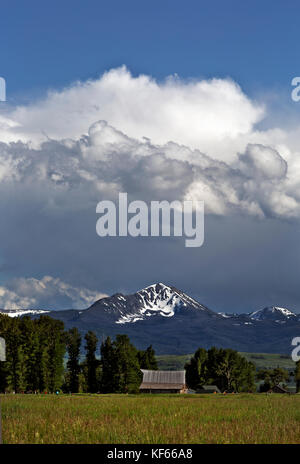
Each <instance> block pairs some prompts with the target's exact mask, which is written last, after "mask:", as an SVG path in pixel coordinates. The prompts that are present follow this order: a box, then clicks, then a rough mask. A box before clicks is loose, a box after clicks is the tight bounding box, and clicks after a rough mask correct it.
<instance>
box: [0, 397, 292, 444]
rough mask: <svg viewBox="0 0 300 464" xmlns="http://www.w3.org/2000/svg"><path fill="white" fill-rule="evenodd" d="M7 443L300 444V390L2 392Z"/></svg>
mask: <svg viewBox="0 0 300 464" xmlns="http://www.w3.org/2000/svg"><path fill="white" fill-rule="evenodd" d="M1 404H2V422H3V441H4V443H65V444H69V443H111V444H120V443H131V444H137V443H150V444H173V443H179V444H184V443H188V444H192V443H219V444H224V443H298V444H299V443H300V395H277V394H271V395H266V394H238V395H221V394H220V395H214V394H212V395H72V396H70V395H60V396H54V395H1Z"/></svg>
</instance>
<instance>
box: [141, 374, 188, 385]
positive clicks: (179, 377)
mask: <svg viewBox="0 0 300 464" xmlns="http://www.w3.org/2000/svg"><path fill="white" fill-rule="evenodd" d="M141 371H142V373H143V383H142V385H141V386H140V388H159V389H162V388H166V389H167V388H170V389H172V388H173V389H180V388H182V387H183V386H184V385H185V371H151V370H146V369H141Z"/></svg>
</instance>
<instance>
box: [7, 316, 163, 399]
mask: <svg viewBox="0 0 300 464" xmlns="http://www.w3.org/2000/svg"><path fill="white" fill-rule="evenodd" d="M0 336H2V337H4V339H5V341H6V359H7V361H6V362H4V363H0V391H2V392H3V391H14V392H45V391H46V392H50V393H53V392H55V391H57V390H62V391H65V392H72V393H78V392H89V393H96V392H103V393H134V392H137V391H138V389H139V386H140V383H141V381H142V373H141V370H140V369H157V364H156V358H155V352H154V350H153V348H152V346H150V347H148V348H147V349H146V350H145V351H139V350H137V349H136V348H135V347H134V346H133V345H132V344H131V343H130V340H129V338H128V336H127V335H117V336H116V339H115V341H112V340H111V339H110V338H109V337H107V339H106V340H105V341H104V342H103V343H102V344H101V347H100V351H99V353H97V346H98V339H97V337H96V335H95V333H94V332H92V331H89V332H87V333H86V334H85V336H84V341H85V345H84V349H85V357H84V359H82V354H81V353H82V351H81V345H82V337H81V335H80V333H79V331H78V329H77V328H72V329H70V330H69V331H67V332H66V331H65V330H64V324H63V322H61V321H57V320H55V319H52V318H51V317H49V316H45V315H43V316H40V318H39V319H31V318H30V317H28V316H26V317H23V318H10V317H8V316H6V315H1V314H0ZM66 354H67V359H66ZM97 354H98V357H97ZM99 355H100V356H99ZM65 360H66V362H65Z"/></svg>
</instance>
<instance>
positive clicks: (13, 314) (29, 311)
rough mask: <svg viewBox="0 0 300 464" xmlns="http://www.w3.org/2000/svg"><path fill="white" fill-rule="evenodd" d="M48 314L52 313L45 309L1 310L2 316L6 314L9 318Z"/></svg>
mask: <svg viewBox="0 0 300 464" xmlns="http://www.w3.org/2000/svg"><path fill="white" fill-rule="evenodd" d="M46 313H50V311H46V310H45V309H0V314H6V316H9V317H21V316H26V315H35V314H46Z"/></svg>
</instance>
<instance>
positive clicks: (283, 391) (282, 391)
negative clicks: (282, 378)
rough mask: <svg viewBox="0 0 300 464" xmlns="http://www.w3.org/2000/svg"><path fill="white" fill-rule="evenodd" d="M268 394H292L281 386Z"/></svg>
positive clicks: (277, 386) (276, 386)
mask: <svg viewBox="0 0 300 464" xmlns="http://www.w3.org/2000/svg"><path fill="white" fill-rule="evenodd" d="M268 393H288V394H290V392H289V391H288V390H286V389H285V388H283V387H282V386H281V385H275V387H273V388H271V389H270V390H269V391H268Z"/></svg>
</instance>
